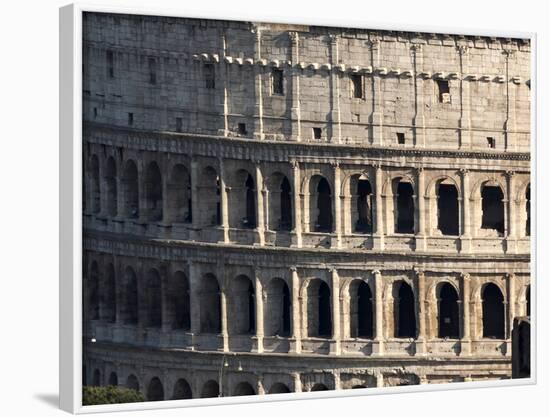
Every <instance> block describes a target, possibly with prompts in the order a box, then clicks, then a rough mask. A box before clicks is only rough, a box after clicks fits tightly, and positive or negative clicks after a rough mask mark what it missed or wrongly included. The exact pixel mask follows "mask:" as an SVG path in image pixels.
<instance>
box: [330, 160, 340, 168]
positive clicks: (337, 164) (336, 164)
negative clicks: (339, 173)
mask: <svg viewBox="0 0 550 417" xmlns="http://www.w3.org/2000/svg"><path fill="white" fill-rule="evenodd" d="M330 166H331V167H332V168H334V169H335V170H336V169H340V161H330Z"/></svg>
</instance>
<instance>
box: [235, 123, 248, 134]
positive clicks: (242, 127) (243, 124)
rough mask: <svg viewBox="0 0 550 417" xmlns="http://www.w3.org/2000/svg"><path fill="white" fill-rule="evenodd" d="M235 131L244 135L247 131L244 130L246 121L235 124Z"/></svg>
mask: <svg viewBox="0 0 550 417" xmlns="http://www.w3.org/2000/svg"><path fill="white" fill-rule="evenodd" d="M237 131H238V132H239V135H246V134H247V133H248V132H247V131H246V123H239V124H238V125H237Z"/></svg>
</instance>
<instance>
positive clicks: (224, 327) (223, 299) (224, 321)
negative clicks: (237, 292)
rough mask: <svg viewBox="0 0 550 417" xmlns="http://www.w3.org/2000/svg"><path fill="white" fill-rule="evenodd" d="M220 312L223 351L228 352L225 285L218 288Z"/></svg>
mask: <svg viewBox="0 0 550 417" xmlns="http://www.w3.org/2000/svg"><path fill="white" fill-rule="evenodd" d="M220 310H221V316H222V317H221V319H222V322H221V337H222V343H223V351H224V352H228V351H229V340H228V332H227V296H226V287H225V285H224V286H223V287H221V288H220Z"/></svg>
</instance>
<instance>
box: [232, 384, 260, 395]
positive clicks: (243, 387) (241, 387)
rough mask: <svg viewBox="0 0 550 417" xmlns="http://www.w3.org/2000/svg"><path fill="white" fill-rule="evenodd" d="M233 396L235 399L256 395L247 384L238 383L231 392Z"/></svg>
mask: <svg viewBox="0 0 550 417" xmlns="http://www.w3.org/2000/svg"><path fill="white" fill-rule="evenodd" d="M233 395H234V396H236V397H239V396H243V395H256V391H254V388H252V385H250V384H249V383H248V382H239V383H238V384H237V386H236V387H235V390H234V391H233Z"/></svg>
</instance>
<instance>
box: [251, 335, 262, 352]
mask: <svg viewBox="0 0 550 417" xmlns="http://www.w3.org/2000/svg"><path fill="white" fill-rule="evenodd" d="M251 351H252V352H253V353H263V351H264V337H263V336H252V349H251Z"/></svg>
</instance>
